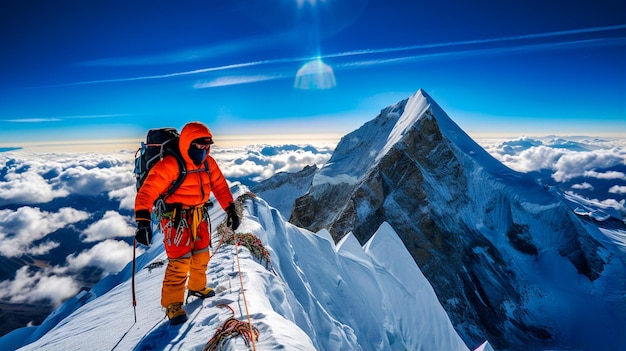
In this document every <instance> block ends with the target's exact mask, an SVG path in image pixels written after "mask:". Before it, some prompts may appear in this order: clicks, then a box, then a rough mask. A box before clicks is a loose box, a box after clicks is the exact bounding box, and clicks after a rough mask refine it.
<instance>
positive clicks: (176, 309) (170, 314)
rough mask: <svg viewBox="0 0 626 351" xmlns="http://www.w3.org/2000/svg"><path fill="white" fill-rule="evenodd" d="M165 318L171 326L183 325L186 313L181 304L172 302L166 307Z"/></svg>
mask: <svg viewBox="0 0 626 351" xmlns="http://www.w3.org/2000/svg"><path fill="white" fill-rule="evenodd" d="M166 313H167V318H169V319H170V324H171V325H176V324H181V323H185V321H187V312H185V310H184V309H183V303H182V302H174V303H172V304H170V305H169V306H167V312H166Z"/></svg>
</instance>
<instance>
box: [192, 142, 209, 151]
mask: <svg viewBox="0 0 626 351" xmlns="http://www.w3.org/2000/svg"><path fill="white" fill-rule="evenodd" d="M191 146H192V147H195V148H196V149H200V150H209V149H211V144H203V143H191Z"/></svg>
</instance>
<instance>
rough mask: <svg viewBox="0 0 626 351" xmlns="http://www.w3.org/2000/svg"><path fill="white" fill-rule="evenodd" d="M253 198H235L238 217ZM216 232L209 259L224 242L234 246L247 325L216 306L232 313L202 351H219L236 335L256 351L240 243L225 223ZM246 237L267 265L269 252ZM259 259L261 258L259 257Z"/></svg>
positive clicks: (256, 331) (252, 196)
mask: <svg viewBox="0 0 626 351" xmlns="http://www.w3.org/2000/svg"><path fill="white" fill-rule="evenodd" d="M254 197H255V195H254V194H252V193H246V194H243V195H241V196H240V197H239V198H237V201H236V208H237V212H238V214H239V216H240V217H241V216H242V214H243V209H242V204H243V201H245V200H247V199H250V198H254ZM217 231H218V232H219V233H221V234H222V237H221V238H220V241H219V243H218V244H217V247H216V248H215V251H213V255H211V257H213V256H214V255H215V254H216V253H217V251H218V250H219V248H220V247H221V246H222V244H223V243H224V242H226V243H229V244H233V245H235V257H236V258H237V270H238V272H239V283H240V285H241V296H242V298H243V304H244V307H245V310H246V316H247V319H248V324H247V325H246V323H245V322H242V321H240V320H237V319H235V318H234V316H235V311H234V310H233V309H232V308H231V307H230V306H228V305H224V304H220V305H218V306H225V307H228V308H229V309H230V311H231V312H232V316H231V317H230V318H229V319H227V320H226V321H225V322H224V324H223V325H222V326H220V327H219V328H217V331H216V332H215V335H213V337H212V338H211V339H210V340H209V342H207V344H206V345H205V347H204V348H203V349H202V351H217V350H220V349H221V348H222V347H223V346H224V344H225V343H226V341H227V340H228V339H229V338H231V337H233V336H237V335H241V337H243V339H244V342H245V343H246V346H248V347H252V350H253V351H256V345H255V340H256V339H258V337H259V330H258V329H257V328H256V327H254V326H253V325H252V320H251V318H250V311H249V309H248V301H247V299H246V294H245V287H244V284H243V276H242V274H241V264H240V261H239V244H240V243H241V240H240V239H239V238H238V237H237V233H236V232H235V231H234V230H232V229H230V228H229V227H228V226H227V225H226V221H224V222H223V223H221V224H220V226H219V227H218V229H217ZM230 233H232V239H231V236H230V235H229V234H230ZM248 235H249V236H252V237H253V238H254V240H247V241H246V242H249V243H250V244H252V243H254V245H253V246H256V247H258V246H260V247H261V250H259V251H260V252H261V253H262V254H261V255H262V256H263V257H264V258H265V259H266V260H267V262H268V264H269V252H268V251H267V250H265V248H263V245H262V244H261V241H260V240H259V239H258V238H256V237H255V236H254V235H252V234H244V236H246V237H248ZM246 246H247V247H248V249H249V250H250V251H251V252H254V251H255V250H253V248H252V246H250V245H246ZM253 254H254V253H253ZM259 259H261V258H260V257H259Z"/></svg>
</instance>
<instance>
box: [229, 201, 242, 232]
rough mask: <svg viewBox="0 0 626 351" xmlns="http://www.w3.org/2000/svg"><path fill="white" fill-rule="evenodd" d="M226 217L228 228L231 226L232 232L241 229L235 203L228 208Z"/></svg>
mask: <svg viewBox="0 0 626 351" xmlns="http://www.w3.org/2000/svg"><path fill="white" fill-rule="evenodd" d="M226 216H227V218H226V225H227V226H229V227H230V228H231V229H232V230H235V229H237V228H239V216H238V215H237V210H236V209H235V204H234V203H232V202H231V203H230V204H229V205H228V207H226Z"/></svg>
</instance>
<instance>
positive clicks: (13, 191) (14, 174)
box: [0, 165, 69, 206]
mask: <svg viewBox="0 0 626 351" xmlns="http://www.w3.org/2000/svg"><path fill="white" fill-rule="evenodd" d="M19 167H20V168H14V167H10V168H9V169H8V172H9V173H7V175H6V176H5V177H4V180H3V181H2V182H0V206H2V205H7V204H19V205H25V204H33V203H45V202H49V201H52V200H53V199H55V198H58V197H64V196H67V195H69V192H68V191H67V190H65V189H59V188H56V187H54V185H53V184H50V183H49V182H48V181H47V180H46V179H44V178H43V177H42V176H41V175H40V174H37V173H35V172H32V171H28V170H25V171H21V170H20V169H28V166H25V165H20V166H19Z"/></svg>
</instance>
